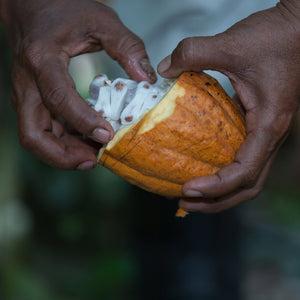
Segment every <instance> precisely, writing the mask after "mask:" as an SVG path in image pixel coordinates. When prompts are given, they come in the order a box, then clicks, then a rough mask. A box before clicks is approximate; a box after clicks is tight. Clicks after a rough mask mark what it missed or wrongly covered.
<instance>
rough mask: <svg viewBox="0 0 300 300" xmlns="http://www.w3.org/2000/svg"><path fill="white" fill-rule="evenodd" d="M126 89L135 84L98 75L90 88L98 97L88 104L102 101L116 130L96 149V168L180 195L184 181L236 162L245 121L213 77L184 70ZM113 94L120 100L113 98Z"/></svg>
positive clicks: (158, 191) (101, 108)
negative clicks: (154, 82) (172, 77)
mask: <svg viewBox="0 0 300 300" xmlns="http://www.w3.org/2000/svg"><path fill="white" fill-rule="evenodd" d="M103 76H104V79H103ZM97 80H98V85H97V82H96V83H95V81H97ZM122 80H123V81H122ZM100 81H101V82H100ZM99 82H100V84H99ZM130 85H134V84H133V81H131V80H128V79H118V80H116V81H113V82H110V81H108V80H107V77H105V75H99V76H98V77H97V78H95V79H94V83H92V84H91V86H90V94H91V96H92V94H93V95H94V98H97V96H98V98H97V99H89V100H88V101H89V102H90V103H91V105H92V106H94V107H95V108H97V103H98V104H99V101H102V105H98V111H100V112H101V113H102V115H103V116H104V117H105V118H106V119H107V120H108V121H110V122H111V124H112V125H113V127H114V128H115V131H116V132H115V136H114V138H113V139H112V140H111V141H110V142H109V143H108V144H107V145H104V146H103V147H102V148H101V149H100V151H99V155H98V162H99V164H101V165H103V166H104V167H106V168H108V169H109V170H111V171H112V172H113V173H115V174H117V175H118V176H120V177H122V178H123V179H125V180H127V181H128V182H130V183H132V184H134V185H137V186H139V187H140V188H142V189H145V190H147V191H150V192H153V193H156V194H160V195H163V196H167V197H181V196H183V194H182V191H181V189H182V185H183V184H184V183H185V182H186V181H188V180H190V179H192V178H194V177H199V176H205V175H210V174H214V173H215V172H217V171H218V170H219V169H220V168H222V167H224V166H226V165H228V164H230V163H231V162H232V161H233V160H234V157H235V154H236V152H237V150H238V149H239V147H240V145H241V144H242V143H243V141H244V138H245V135H246V127H245V120H244V117H243V115H242V114H241V113H240V111H239V109H238V107H237V106H236V104H235V103H234V102H233V100H232V99H230V97H229V96H228V95H227V94H226V92H225V91H224V90H223V88H222V87H221V86H220V84H219V83H218V82H217V81H216V80H215V79H214V78H212V77H211V76H209V75H207V74H206V73H195V72H184V73H183V74H181V75H180V77H179V78H177V79H175V80H174V81H168V82H167V81H166V82H165V84H164V85H162V86H154V85H150V84H149V83H146V82H142V83H139V84H137V83H135V87H131V90H130V88H129V87H130ZM107 86H109V88H110V100H109V104H107V102H108V101H107V100H105V101H106V104H103V103H104V102H105V101H104V102H103V97H104V98H105V97H107V99H108V98H109V97H108V96H107V95H106V94H107V93H106V94H105V93H103V91H104V89H105V87H107ZM103 87H104V89H103ZM101 89H103V91H102V96H101ZM124 90H125V92H124ZM117 92H119V94H118V95H119V98H118V97H116V96H113V93H115V94H116V93H117ZM122 93H123V94H122ZM138 93H140V95H138ZM121 94H122V95H121ZM105 95H106V96H105ZM124 95H125V96H124ZM149 95H150V96H149ZM114 97H115V98H118V99H117V100H115V99H114ZM120 98H121V100H120ZM143 98H147V99H146V101H145V102H146V103H148V104H147V105H146V106H147V107H148V109H146V110H143V109H142V107H143V106H144V105H145V104H141V103H144V102H143ZM151 99H152V100H153V101H154V107H153V108H152V107H151V105H150V104H149V102H151ZM147 101H148V102H147ZM120 103H121V104H120ZM108 106H109V108H108ZM115 107H117V108H115ZM120 107H121V109H120ZM116 109H118V110H119V112H118V114H117V116H116V117H115V119H112V118H111V116H112V115H113V113H114V111H115V110H116ZM130 114H131V115H130ZM139 114H140V115H139ZM118 118H119V119H118ZM117 119H118V120H117ZM126 120H127V121H126ZM126 122H127V123H128V124H127V123H126ZM116 124H118V126H117V127H116Z"/></svg>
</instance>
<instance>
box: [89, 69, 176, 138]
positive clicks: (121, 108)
mask: <svg viewBox="0 0 300 300" xmlns="http://www.w3.org/2000/svg"><path fill="white" fill-rule="evenodd" d="M173 83H174V81H173V80H165V81H163V82H162V83H161V84H150V83H149V82H147V81H142V82H139V83H138V82H136V81H134V80H130V79H125V78H117V79H115V80H113V81H112V80H109V79H108V77H107V76H106V75H105V74H99V75H97V76H96V77H95V78H94V79H93V81H92V82H91V84H90V88H89V94H90V98H88V99H87V102H88V103H89V104H90V105H91V106H92V107H93V108H94V109H95V110H96V111H98V112H100V113H101V115H102V117H103V118H105V119H106V120H107V121H108V122H109V123H110V124H111V126H112V127H113V129H114V131H115V133H116V132H117V131H119V130H120V131H121V129H122V128H124V127H127V126H129V125H131V124H133V123H135V122H136V121H139V120H140V118H141V116H143V115H145V114H146V113H147V112H148V111H150V110H151V109H152V108H153V107H155V106H156V105H157V104H158V103H159V102H160V101H161V99H162V98H163V96H164V95H165V94H166V93H167V92H168V90H169V89H170V87H171V86H172V85H173Z"/></svg>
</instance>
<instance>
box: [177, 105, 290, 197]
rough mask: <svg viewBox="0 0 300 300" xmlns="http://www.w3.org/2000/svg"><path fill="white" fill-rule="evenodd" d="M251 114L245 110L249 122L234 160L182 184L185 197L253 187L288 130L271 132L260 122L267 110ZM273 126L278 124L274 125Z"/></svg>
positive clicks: (268, 127)
mask: <svg viewBox="0 0 300 300" xmlns="http://www.w3.org/2000/svg"><path fill="white" fill-rule="evenodd" d="M252 114H253V115H255V116H256V118H254V117H253V116H251V113H248V121H247V125H249V124H250V125H249V126H248V127H249V129H248V133H247V136H246V139H245V141H244V142H243V144H242V145H241V147H240V149H239V151H238V152H237V154H236V158H235V160H234V162H233V163H232V164H230V165H228V166H226V167H224V168H222V169H220V170H219V171H218V172H217V173H216V174H214V175H210V176H204V177H198V178H194V179H192V180H190V181H189V182H187V183H186V184H184V185H183V193H184V195H185V196H187V197H205V198H218V197H221V196H224V195H227V194H230V193H233V192H234V191H236V190H239V189H245V188H251V187H253V186H255V184H256V181H257V179H258V178H259V175H260V173H261V172H262V169H263V168H264V166H265V165H266V163H267V161H268V160H269V158H270V157H271V155H272V154H273V153H276V152H277V151H278V149H279V147H280V146H281V145H282V143H283V142H284V140H285V139H286V137H287V136H288V134H289V131H290V129H288V130H286V129H284V133H279V132H280V131H281V129H280V128H279V131H274V129H273V128H271V127H270V126H272V125H268V126H266V124H264V125H262V123H264V122H266V123H268V121H267V120H266V116H267V113H266V112H265V111H264V110H263V109H260V110H259V111H255V112H252ZM249 115H250V116H249ZM271 119H272V117H271ZM255 122H256V123H255ZM271 123H274V122H271ZM290 126H291V124H290ZM275 127H278V126H277V125H275ZM282 127H283V125H282ZM277 130H278V128H277Z"/></svg>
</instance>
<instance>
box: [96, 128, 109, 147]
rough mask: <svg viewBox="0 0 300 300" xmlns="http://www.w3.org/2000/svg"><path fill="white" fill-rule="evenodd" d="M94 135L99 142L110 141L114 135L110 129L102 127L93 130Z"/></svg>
mask: <svg viewBox="0 0 300 300" xmlns="http://www.w3.org/2000/svg"><path fill="white" fill-rule="evenodd" d="M92 137H93V138H94V139H95V140H96V141H97V142H99V143H102V144H103V143H108V142H109V141H110V140H111V138H112V136H111V133H110V132H109V131H108V130H105V129H102V128H96V129H95V130H94V131H93V135H92Z"/></svg>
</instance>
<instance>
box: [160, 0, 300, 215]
mask: <svg viewBox="0 0 300 300" xmlns="http://www.w3.org/2000/svg"><path fill="white" fill-rule="evenodd" d="M207 69H210V70H217V71H220V72H222V73H223V74H225V75H226V76H228V77H229V79H230V80H231V83H232V85H233V87H234V89H235V91H236V92H237V95H238V96H239V98H240V100H241V102H242V104H243V106H244V108H245V110H246V127H247V128H246V129H247V136H246V139H245V141H244V143H243V144H242V146H241V148H240V149H239V151H238V152H237V155H236V157H235V160H234V162H233V163H232V164H230V165H228V166H226V167H224V168H222V169H221V170H219V171H218V172H217V173H216V174H214V175H210V176H205V177H198V178H195V179H192V180H190V181H189V182H187V183H186V184H185V185H184V186H183V193H184V195H185V196H186V198H184V199H182V200H181V202H180V206H181V207H182V208H183V209H186V210H190V211H203V212H218V211H222V210H224V209H228V208H230V207H233V206H235V205H237V204H238V203H240V202H243V201H246V200H248V199H251V198H254V197H256V196H257V195H258V194H259V193H260V191H261V190H262V188H263V185H264V183H265V181H266V179H267V175H268V173H269V171H270V167H271V164H272V161H273V160H274V158H275V155H276V153H277V151H278V149H279V148H280V146H281V145H282V143H283V142H284V140H285V139H286V137H287V136H288V134H289V131H290V129H291V126H292V124H293V120H294V117H295V115H296V113H297V110H298V106H299V102H298V101H299V97H300V84H299V83H300V1H297V0H290V1H289V0H286V1H281V2H280V3H278V5H277V6H276V7H274V8H271V9H268V10H265V11H261V12H258V13H255V14H253V15H251V16H249V17H248V18H246V19H244V20H242V21H241V22H239V23H237V24H235V25H234V26H233V27H231V28H230V29H228V30H227V31H225V32H224V33H221V34H218V35H216V36H211V37H194V38H187V39H185V40H183V41H181V42H180V43H179V45H178V46H177V48H176V49H175V50H174V51H173V53H172V54H171V55H170V56H168V57H167V58H165V59H164V60H163V61H162V62H161V63H160V65H159V67H158V71H159V73H160V75H162V76H163V77H167V78H172V77H177V76H178V75H179V74H180V73H182V72H183V71H196V72H198V71H202V70H207ZM202 197H203V198H205V200H204V199H203V198H202Z"/></svg>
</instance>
